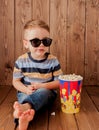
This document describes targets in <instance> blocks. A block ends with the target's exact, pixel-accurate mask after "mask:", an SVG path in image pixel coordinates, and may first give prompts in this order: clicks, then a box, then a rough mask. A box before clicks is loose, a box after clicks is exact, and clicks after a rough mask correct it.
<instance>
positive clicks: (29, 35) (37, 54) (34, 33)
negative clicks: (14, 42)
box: [23, 27, 49, 60]
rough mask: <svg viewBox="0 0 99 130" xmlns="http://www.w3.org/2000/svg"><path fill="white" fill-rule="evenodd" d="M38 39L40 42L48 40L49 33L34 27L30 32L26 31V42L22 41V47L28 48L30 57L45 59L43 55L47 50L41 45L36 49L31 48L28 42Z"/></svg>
mask: <svg viewBox="0 0 99 130" xmlns="http://www.w3.org/2000/svg"><path fill="white" fill-rule="evenodd" d="M35 38H38V39H40V40H42V39H44V38H49V32H48V31H47V30H45V29H43V28H39V27H35V28H33V29H31V30H29V29H28V30H26V40H24V41H23V42H24V46H25V47H26V48H28V49H29V50H30V52H31V55H32V57H33V58H35V59H38V60H39V59H42V58H44V57H45V53H46V52H48V48H49V47H46V46H44V45H43V44H40V45H39V46H38V47H33V46H32V45H31V42H30V40H32V39H35Z"/></svg>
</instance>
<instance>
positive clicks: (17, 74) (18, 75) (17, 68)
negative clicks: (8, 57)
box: [13, 60, 24, 79]
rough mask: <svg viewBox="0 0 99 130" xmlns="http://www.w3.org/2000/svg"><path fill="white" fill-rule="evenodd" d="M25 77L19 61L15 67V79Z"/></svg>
mask: <svg viewBox="0 0 99 130" xmlns="http://www.w3.org/2000/svg"><path fill="white" fill-rule="evenodd" d="M22 77H24V75H23V73H22V71H21V68H20V64H19V61H18V60H17V61H16V62H15V65H14V70H13V79H20V78H22Z"/></svg>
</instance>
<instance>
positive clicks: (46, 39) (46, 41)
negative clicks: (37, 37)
mask: <svg viewBox="0 0 99 130" xmlns="http://www.w3.org/2000/svg"><path fill="white" fill-rule="evenodd" d="M42 42H43V44H44V46H50V45H51V43H52V39H50V38H45V39H43V40H42Z"/></svg>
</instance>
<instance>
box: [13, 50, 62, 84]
mask: <svg viewBox="0 0 99 130" xmlns="http://www.w3.org/2000/svg"><path fill="white" fill-rule="evenodd" d="M61 74H62V70H61V67H60V64H59V61H58V59H57V58H56V57H55V56H53V55H51V54H50V53H47V54H46V58H45V59H43V60H35V59H33V58H32V56H31V53H30V52H28V53H25V54H23V55H22V56H20V57H19V58H18V59H17V60H16V62H15V66H14V71H13V78H14V79H21V81H22V82H23V83H24V84H27V85H29V84H31V83H32V82H41V83H44V82H50V81H54V80H58V76H59V75H61Z"/></svg>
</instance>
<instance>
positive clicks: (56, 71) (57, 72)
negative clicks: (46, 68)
mask: <svg viewBox="0 0 99 130" xmlns="http://www.w3.org/2000/svg"><path fill="white" fill-rule="evenodd" d="M62 74H63V72H62V70H61V66H60V63H59V61H58V59H55V61H54V63H53V77H54V80H58V77H59V75H62Z"/></svg>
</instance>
